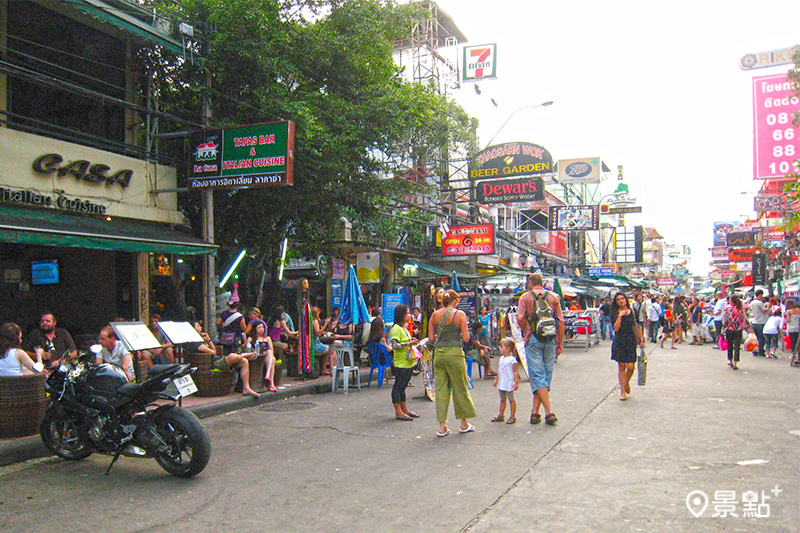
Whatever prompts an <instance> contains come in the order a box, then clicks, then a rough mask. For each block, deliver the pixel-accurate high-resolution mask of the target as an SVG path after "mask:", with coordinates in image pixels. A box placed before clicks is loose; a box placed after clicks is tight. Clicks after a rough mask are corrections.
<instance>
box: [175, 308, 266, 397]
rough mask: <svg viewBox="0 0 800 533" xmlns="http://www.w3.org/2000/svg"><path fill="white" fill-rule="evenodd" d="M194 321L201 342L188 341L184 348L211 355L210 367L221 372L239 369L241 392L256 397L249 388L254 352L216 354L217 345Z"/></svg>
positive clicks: (255, 393) (254, 392) (257, 395)
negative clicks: (251, 361) (201, 338)
mask: <svg viewBox="0 0 800 533" xmlns="http://www.w3.org/2000/svg"><path fill="white" fill-rule="evenodd" d="M193 322H194V324H193V325H194V329H196V330H197V332H198V333H199V334H200V336H201V337H203V342H190V343H187V344H186V349H187V351H188V352H190V353H205V354H210V355H211V357H212V361H213V362H212V363H211V368H213V369H216V370H219V371H221V372H227V371H229V370H231V369H232V368H236V369H237V370H238V371H239V379H240V380H241V381H242V394H244V395H245V396H252V397H253V398H258V397H259V394H258V393H257V392H256V391H254V390H253V389H251V388H250V361H249V360H250V359H255V358H256V354H255V353H253V352H250V353H229V354H228V355H225V356H217V347H216V346H214V341H213V340H211V337H209V335H208V333H206V332H205V331H203V327H202V326H201V325H200V323H199V322H197V321H193Z"/></svg>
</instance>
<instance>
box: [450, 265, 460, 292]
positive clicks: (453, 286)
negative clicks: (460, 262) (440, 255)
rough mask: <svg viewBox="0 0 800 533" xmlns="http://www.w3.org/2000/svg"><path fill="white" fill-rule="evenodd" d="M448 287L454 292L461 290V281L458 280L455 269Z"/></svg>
mask: <svg viewBox="0 0 800 533" xmlns="http://www.w3.org/2000/svg"><path fill="white" fill-rule="evenodd" d="M450 288H451V289H453V290H454V291H456V292H461V283H460V282H459V281H458V274H456V272H455V270H454V271H453V276H452V277H451V278H450Z"/></svg>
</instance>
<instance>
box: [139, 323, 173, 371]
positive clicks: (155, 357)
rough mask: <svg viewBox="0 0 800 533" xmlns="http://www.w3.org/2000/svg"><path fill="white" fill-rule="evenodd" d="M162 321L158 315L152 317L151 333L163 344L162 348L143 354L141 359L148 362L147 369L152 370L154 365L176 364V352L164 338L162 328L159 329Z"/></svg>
mask: <svg viewBox="0 0 800 533" xmlns="http://www.w3.org/2000/svg"><path fill="white" fill-rule="evenodd" d="M160 321H161V315H159V314H156V313H153V314H152V315H150V331H152V332H153V336H154V337H155V338H156V339H157V340H158V342H160V343H161V348H150V349H149V350H145V351H143V352H142V353H141V358H142V359H143V360H144V361H146V362H147V368H152V367H153V365H171V364H172V363H174V362H175V352H174V351H173V349H172V344H171V343H170V342H169V340H168V339H167V338H166V337H165V336H164V332H163V331H161V328H159V327H158V323H159V322H160Z"/></svg>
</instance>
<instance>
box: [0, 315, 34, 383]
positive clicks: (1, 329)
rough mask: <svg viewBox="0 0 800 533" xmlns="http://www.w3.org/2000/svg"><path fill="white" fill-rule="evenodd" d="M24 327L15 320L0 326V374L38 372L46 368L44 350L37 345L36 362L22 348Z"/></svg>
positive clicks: (12, 374)
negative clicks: (43, 359)
mask: <svg viewBox="0 0 800 533" xmlns="http://www.w3.org/2000/svg"><path fill="white" fill-rule="evenodd" d="M20 346H22V328H20V327H19V326H18V325H16V324H15V323H13V322H6V323H5V324H3V325H2V326H0V376H3V377H6V376H22V375H25V374H38V373H39V372H41V371H42V370H44V363H42V355H43V354H44V350H43V349H42V348H41V347H36V362H34V361H33V360H32V359H31V358H30V356H29V355H28V354H27V353H25V352H24V351H23V350H22V348H20Z"/></svg>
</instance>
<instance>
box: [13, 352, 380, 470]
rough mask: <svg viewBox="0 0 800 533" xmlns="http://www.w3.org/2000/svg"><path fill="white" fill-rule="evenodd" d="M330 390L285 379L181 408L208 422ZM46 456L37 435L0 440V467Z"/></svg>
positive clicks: (365, 373) (320, 383)
mask: <svg viewBox="0 0 800 533" xmlns="http://www.w3.org/2000/svg"><path fill="white" fill-rule="evenodd" d="M359 377H360V380H361V386H362V387H366V386H367V379H368V378H369V368H361V369H360V370H359ZM338 381H339V386H340V388H341V383H342V381H341V379H339V380H338ZM373 381H374V379H373ZM331 386H332V385H331V378H330V377H328V376H323V377H319V378H317V379H313V380H305V381H304V380H301V379H298V378H290V377H287V376H284V377H283V379H282V380H281V386H280V387H278V392H269V391H267V392H262V393H261V397H260V398H258V399H255V398H251V397H250V396H244V395H242V394H241V393H239V392H234V393H232V394H229V395H227V396H216V397H212V398H208V397H205V398H204V397H200V396H197V395H195V394H193V395H192V396H189V397H187V398H184V399H183V401H182V405H183V407H185V408H186V409H188V410H189V411H191V412H193V413H194V414H195V415H197V416H198V417H199V418H208V417H211V416H216V415H220V414H223V413H229V412H231V411H236V410H239V409H244V408H246V407H253V406H255V405H261V404H265V403H271V402H277V401H280V400H285V399H287V398H293V397H296V396H305V395H307V394H324V393H329V392H331ZM354 386H356V385H355V384H354V383H351V384H350V388H351V389H352V388H353V387H354ZM49 455H51V453H50V451H49V450H48V449H47V448H45V446H44V443H42V439H41V438H40V437H39V435H38V434H37V435H30V436H28V437H19V438H16V439H0V467H2V466H6V465H10V464H14V463H20V462H22V461H28V460H31V459H38V458H40V457H47V456H49Z"/></svg>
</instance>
